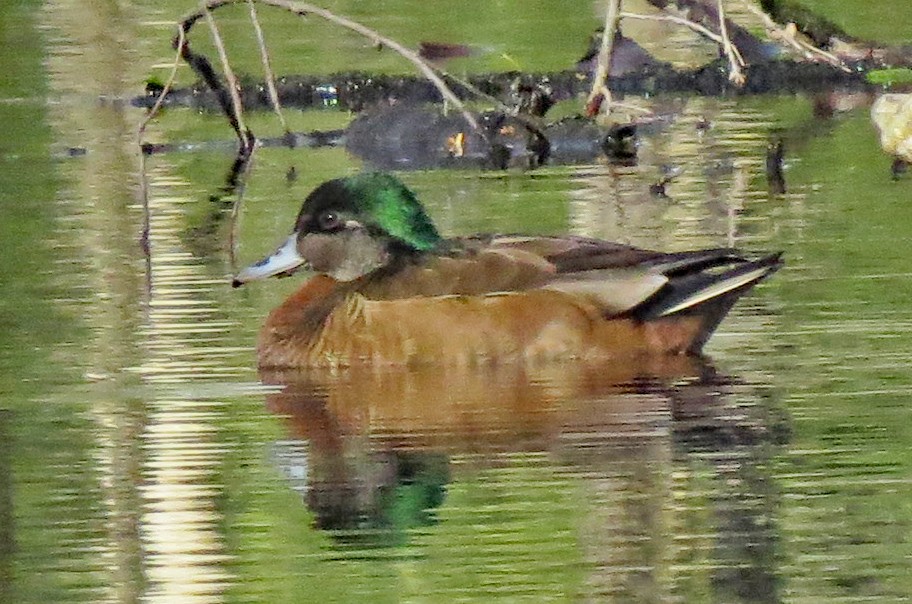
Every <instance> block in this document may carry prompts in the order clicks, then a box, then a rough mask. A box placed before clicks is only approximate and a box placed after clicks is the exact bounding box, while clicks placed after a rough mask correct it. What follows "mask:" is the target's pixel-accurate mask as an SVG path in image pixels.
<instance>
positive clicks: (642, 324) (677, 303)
mask: <svg viewBox="0 0 912 604" xmlns="http://www.w3.org/2000/svg"><path fill="white" fill-rule="evenodd" d="M781 265H782V259H781V252H774V253H762V254H745V253H742V252H740V251H738V250H736V249H733V248H712V249H701V250H692V251H684V252H659V251H652V250H647V249H641V248H637V247H634V246H630V245H627V244H622V243H613V242H609V241H603V240H600V239H595V238H588V237H582V236H572V235H570V236H546V235H495V234H482V235H467V236H459V237H452V238H445V237H443V236H442V235H441V234H440V232H439V231H438V230H437V228H436V227H435V225H434V223H433V222H432V220H431V218H430V216H429V215H428V213H427V211H426V210H425V208H424V207H423V205H422V204H421V203H420V202H419V200H418V198H417V197H416V195H415V193H414V192H413V191H412V190H411V189H409V188H408V187H406V185H405V184H403V183H402V181H401V180H399V178H397V177H396V176H394V175H392V174H390V173H386V172H364V173H359V174H355V175H351V176H346V177H342V178H336V179H333V180H329V181H326V182H324V183H322V184H320V185H319V186H317V187H316V188H315V189H314V190H313V191H312V192H311V193H310V194H309V195H308V196H307V198H306V199H305V200H304V203H303V205H302V207H301V209H300V211H299V212H298V215H297V218H296V220H295V224H294V228H293V230H292V233H291V234H290V235H289V236H288V237H287V238H286V239H285V241H284V242H283V243H282V244H281V245H280V246H279V247H278V249H277V250H276V251H275V252H274V253H273V254H271V255H269V256H267V257H265V258H263V259H262V260H260V261H258V262H256V263H254V264H252V265H250V266H248V267H247V268H245V269H243V270H241V271H240V272H238V273H237V274H236V275H235V276H234V279H233V283H232V284H233V286H234V287H239V286H241V285H244V284H247V283H250V282H252V281H256V280H260V279H264V278H267V277H275V276H289V275H291V274H293V273H295V272H296V271H298V270H300V269H302V268H306V269H308V270H309V271H310V272H312V273H313V274H312V276H310V278H309V279H307V280H306V281H305V282H304V283H303V284H302V285H301V287H300V288H299V289H298V290H297V291H295V292H293V293H292V294H291V295H290V296H289V297H288V298H287V299H286V300H285V301H284V302H282V303H281V304H280V305H279V306H278V307H276V308H275V309H273V310H272V311H271V312H270V313H269V316H268V317H267V319H266V321H265V324H264V325H263V327H262V329H261V330H260V334H259V337H258V342H257V348H256V349H257V361H258V365H259V367H260V368H261V369H279V370H281V369H307V368H314V367H336V368H338V367H346V366H355V365H365V364H367V365H385V366H391V365H396V366H415V365H425V364H433V365H459V366H475V365H485V364H501V363H548V362H572V361H574V360H577V359H581V360H585V361H602V360H617V359H624V358H630V357H637V356H644V355H700V354H701V351H702V348H703V346H704V344H705V343H706V341H707V340H708V339H709V337H710V335H712V333H713V332H714V331H715V329H716V327H717V326H718V325H719V323H720V321H721V320H722V319H723V318H724V316H725V315H726V314H727V313H728V311H729V310H730V309H731V307H732V305H733V304H734V303H735V301H736V300H737V299H738V298H740V297H741V296H742V295H743V294H744V293H746V292H747V291H748V290H750V289H751V288H753V287H754V286H755V285H756V284H757V283H759V282H760V281H762V280H763V279H765V278H766V277H768V276H769V275H771V274H772V273H774V272H775V271H776V270H777V269H779V268H780V266H781Z"/></svg>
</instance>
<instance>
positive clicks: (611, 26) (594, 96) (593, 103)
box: [586, 0, 621, 113]
mask: <svg viewBox="0 0 912 604" xmlns="http://www.w3.org/2000/svg"><path fill="white" fill-rule="evenodd" d="M620 10H621V0H608V6H607V10H606V11H605V27H604V30H603V31H602V45H601V47H600V49H599V54H598V63H596V68H595V76H594V77H593V78H592V90H590V91H589V98H587V99H586V107H587V108H590V107H592V108H594V110H592V111H590V112H591V113H598V109H597V108H596V107H597V106H598V105H601V107H603V108H604V111H605V113H609V112H610V111H611V91H610V90H609V89H608V76H609V74H610V73H611V56H612V54H613V52H612V51H613V50H614V33H615V32H616V31H617V28H618V21H619V19H620V16H619V15H620ZM599 99H601V100H599ZM587 111H589V110H588V109H587Z"/></svg>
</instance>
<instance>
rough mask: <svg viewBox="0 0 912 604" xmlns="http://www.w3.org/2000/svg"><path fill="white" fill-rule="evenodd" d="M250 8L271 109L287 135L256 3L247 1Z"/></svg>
mask: <svg viewBox="0 0 912 604" xmlns="http://www.w3.org/2000/svg"><path fill="white" fill-rule="evenodd" d="M247 5H248V6H249V7H250V20H251V21H253V29H254V31H255V32H256V37H257V44H259V46H260V58H261V59H262V61H263V71H264V72H265V74H266V90H267V91H269V100H270V102H272V108H273V109H274V110H275V112H276V115H277V116H278V117H279V123H280V124H282V131H283V132H284V133H285V134H288V124H286V123H285V116H284V115H282V106H281V104H279V93H278V91H277V90H276V85H275V74H274V73H273V71H272V65H270V63H269V51H268V50H266V39H265V37H264V36H263V28H262V27H260V20H259V19H258V18H257V12H256V3H255V2H254V1H253V0H247Z"/></svg>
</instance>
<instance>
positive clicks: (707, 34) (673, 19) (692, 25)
mask: <svg viewBox="0 0 912 604" xmlns="http://www.w3.org/2000/svg"><path fill="white" fill-rule="evenodd" d="M621 17H622V18H624V19H640V20H641V21H665V22H668V23H675V24H677V25H683V26H684V27H687V28H688V29H691V30H693V31H695V32H697V33H698V34H700V35H701V36H703V37H704V38H707V39H709V40H712V41H713V42H715V43H716V44H718V45H720V46H721V45H723V44H724V43H725V41H724V39H723V38H722V36H720V35H719V34H717V33H716V32H714V31H713V30H711V29H709V28H707V27H704V26H702V25H700V24H699V23H697V22H696V21H691V20H690V19H686V18H684V17H678V16H677V15H644V14H641V13H626V12H625V13H621ZM732 51H733V52H734V53H735V56H736V57H737V60H738V63H739V64H740V65H741V66H742V67H743V66H744V65H745V62H744V59H743V58H741V53H740V52H739V51H738V48H737V47H736V46H734V45H732Z"/></svg>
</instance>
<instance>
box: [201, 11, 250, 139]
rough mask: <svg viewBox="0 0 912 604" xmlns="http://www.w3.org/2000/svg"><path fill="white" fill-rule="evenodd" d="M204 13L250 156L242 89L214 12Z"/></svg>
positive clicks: (240, 133) (248, 132)
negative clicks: (229, 58) (232, 67)
mask: <svg viewBox="0 0 912 604" xmlns="http://www.w3.org/2000/svg"><path fill="white" fill-rule="evenodd" d="M203 13H204V16H205V17H206V23H207V24H208V25H209V31H210V32H211V33H212V42H213V43H214V44H215V48H216V50H217V51H218V55H219V60H220V61H221V62H222V70H223V71H224V73H225V79H226V80H227V81H228V94H230V95H231V106H232V108H233V109H234V116H235V119H236V120H237V125H238V130H239V132H238V138H240V142H241V147H242V152H243V153H244V154H246V155H249V154H250V153H252V152H253V147H254V139H253V136H252V133H251V132H250V130H248V129H247V127H246V126H245V125H244V107H243V105H242V104H241V94H240V92H239V91H240V89H241V87H240V84H238V80H237V76H235V75H234V70H233V69H231V64H230V63H229V62H228V52H227V51H226V50H225V45H224V43H223V42H222V35H221V34H220V33H219V30H218V26H217V25H216V24H215V19H214V18H213V16H212V12H211V11H210V10H209V9H208V8H206V7H205V6H204V7H203Z"/></svg>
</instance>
